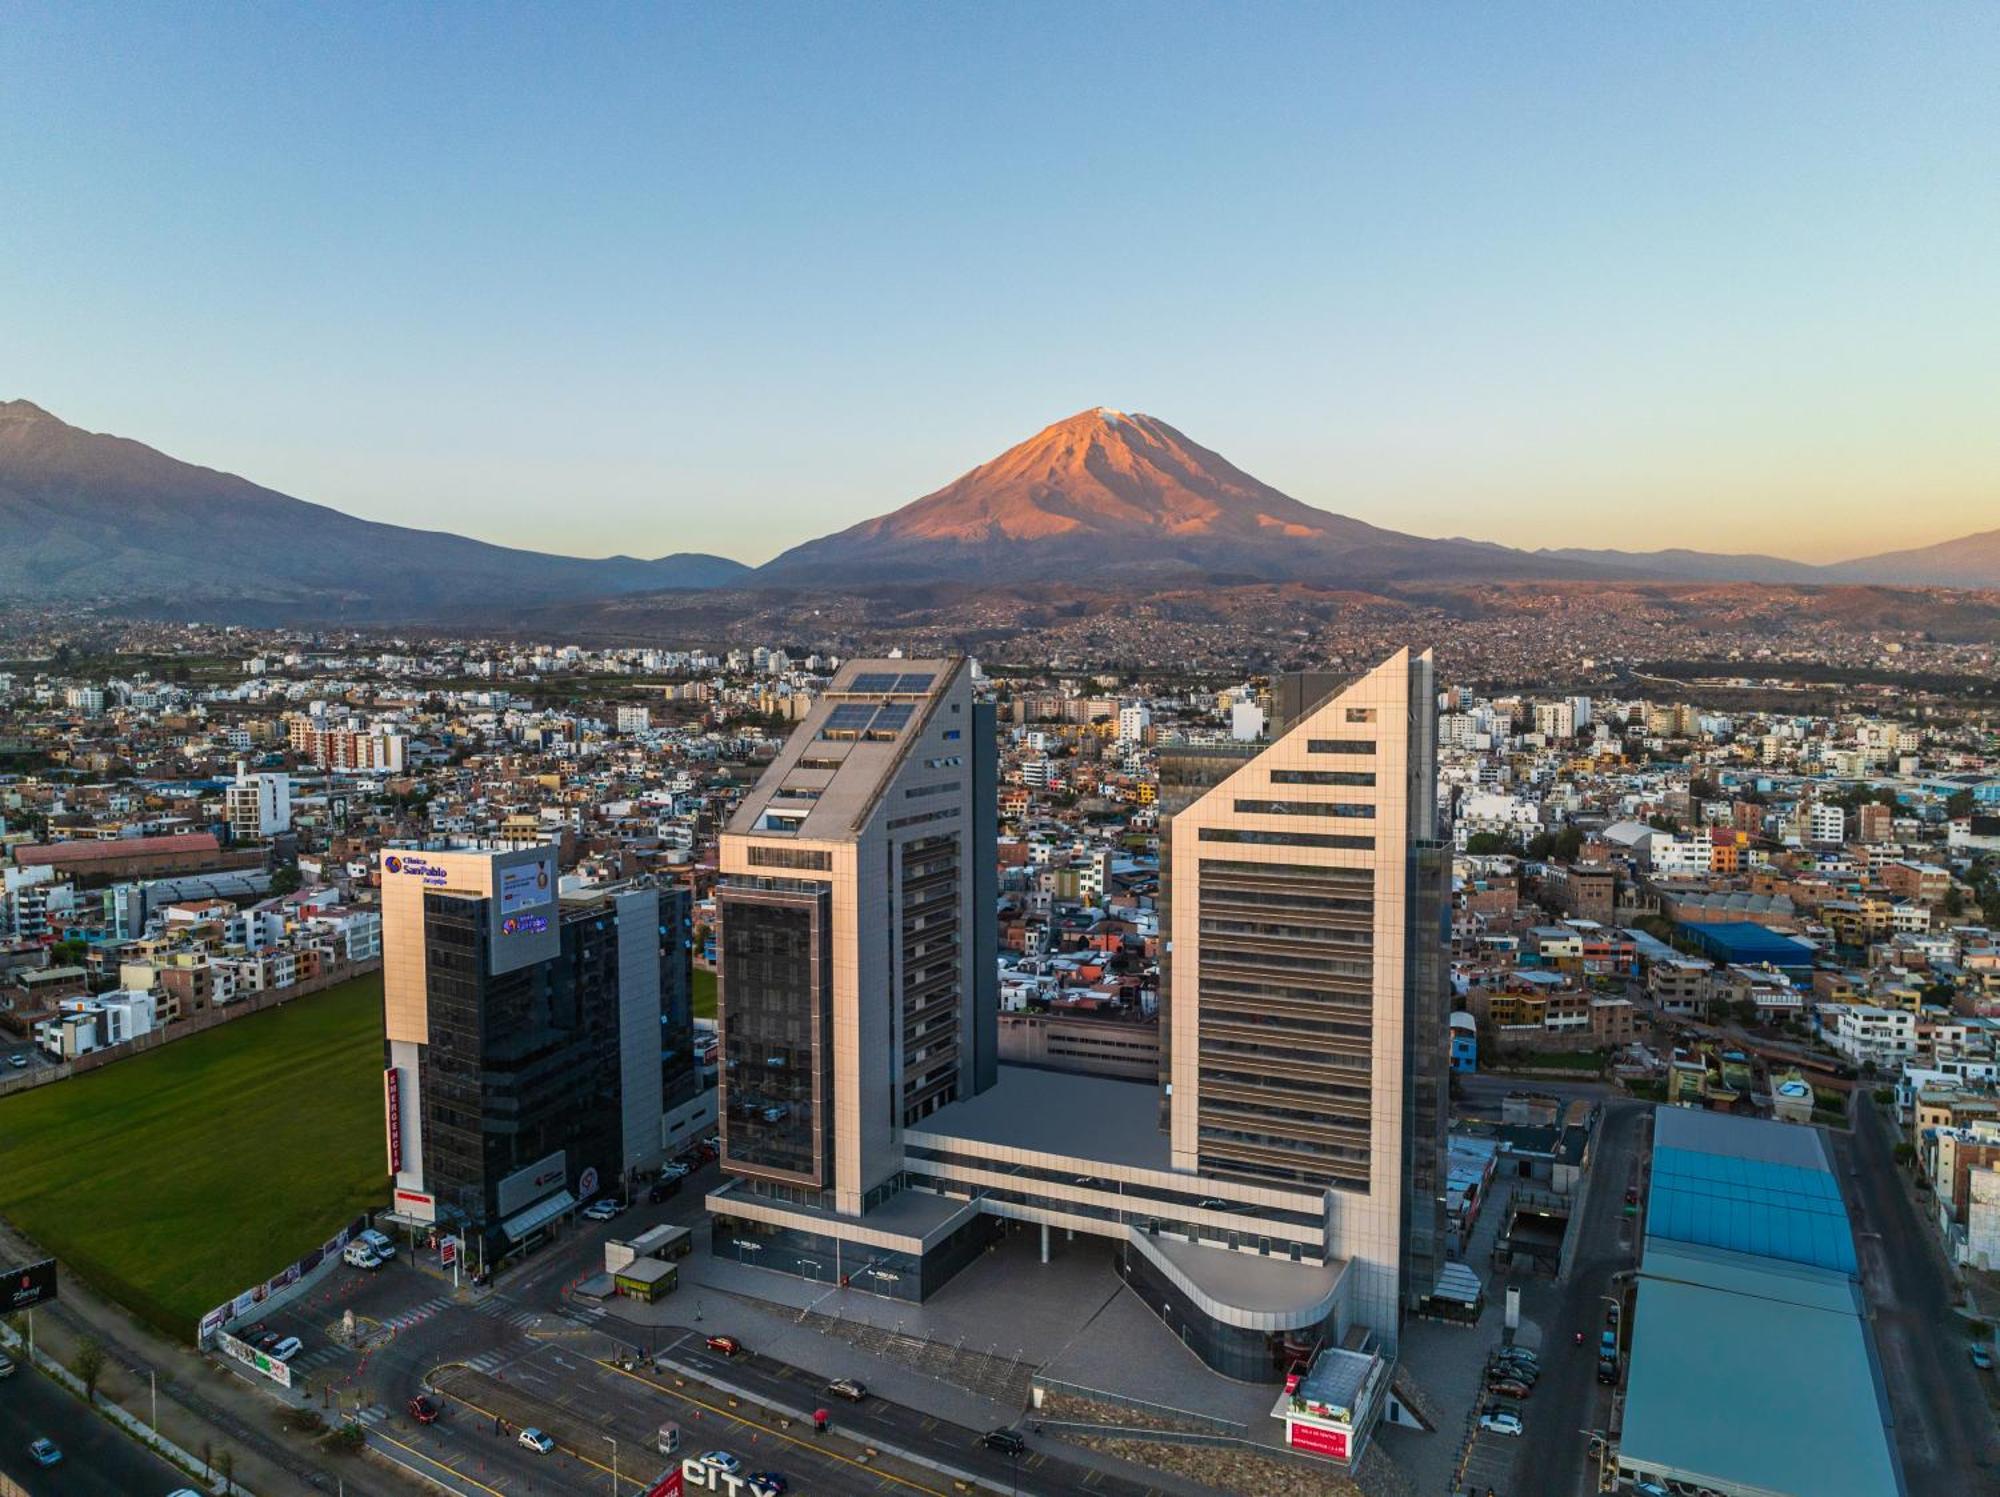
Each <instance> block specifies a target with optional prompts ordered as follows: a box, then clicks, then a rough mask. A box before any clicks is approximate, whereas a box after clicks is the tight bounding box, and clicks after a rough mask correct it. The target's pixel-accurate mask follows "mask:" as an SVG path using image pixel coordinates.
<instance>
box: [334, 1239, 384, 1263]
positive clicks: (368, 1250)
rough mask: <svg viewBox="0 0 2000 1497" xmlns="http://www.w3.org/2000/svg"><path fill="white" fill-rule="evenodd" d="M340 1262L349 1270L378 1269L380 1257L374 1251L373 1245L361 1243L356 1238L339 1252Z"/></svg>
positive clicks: (380, 1261)
mask: <svg viewBox="0 0 2000 1497" xmlns="http://www.w3.org/2000/svg"><path fill="white" fill-rule="evenodd" d="M340 1261H341V1262H342V1263H345V1264H346V1265H347V1266H348V1267H349V1268H380V1267H381V1266H382V1255H381V1254H380V1253H378V1252H376V1251H375V1245H374V1244H373V1243H370V1242H362V1241H360V1240H359V1239H358V1238H357V1239H356V1240H355V1241H353V1242H350V1243H349V1244H348V1245H347V1247H346V1248H345V1249H344V1250H343V1251H342V1252H341V1255H340Z"/></svg>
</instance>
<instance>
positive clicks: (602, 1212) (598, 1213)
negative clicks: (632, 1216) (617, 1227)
mask: <svg viewBox="0 0 2000 1497" xmlns="http://www.w3.org/2000/svg"><path fill="white" fill-rule="evenodd" d="M622 1209H623V1208H622V1207H621V1206H620V1205H619V1203H618V1202H616V1201H614V1200H612V1199H611V1198H610V1197H608V1196H607V1197H606V1198H605V1199H603V1200H601V1201H592V1202H591V1203H590V1204H589V1205H588V1206H586V1207H584V1208H583V1214H584V1217H585V1219H586V1220H589V1221H594V1222H608V1221H616V1220H617V1218H618V1213H619V1211H621V1210H622Z"/></svg>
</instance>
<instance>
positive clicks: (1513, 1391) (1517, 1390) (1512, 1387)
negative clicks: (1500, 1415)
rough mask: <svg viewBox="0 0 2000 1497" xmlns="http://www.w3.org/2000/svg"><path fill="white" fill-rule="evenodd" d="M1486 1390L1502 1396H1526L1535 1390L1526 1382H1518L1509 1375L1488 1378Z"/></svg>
mask: <svg viewBox="0 0 2000 1497" xmlns="http://www.w3.org/2000/svg"><path fill="white" fill-rule="evenodd" d="M1486 1391H1487V1392H1488V1393H1498V1394H1499V1395H1500V1396H1501V1397H1502V1398H1526V1397H1527V1396H1528V1395H1529V1394H1530V1393H1532V1392H1534V1391H1535V1390H1534V1389H1533V1388H1531V1387H1529V1386H1528V1385H1527V1384H1526V1383H1517V1382H1515V1381H1514V1380H1513V1379H1512V1378H1509V1377H1496V1378H1488V1379H1487V1380H1486Z"/></svg>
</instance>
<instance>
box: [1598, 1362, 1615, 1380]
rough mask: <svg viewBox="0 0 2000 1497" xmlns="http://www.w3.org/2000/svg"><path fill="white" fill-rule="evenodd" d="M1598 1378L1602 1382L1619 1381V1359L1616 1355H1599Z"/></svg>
mask: <svg viewBox="0 0 2000 1497" xmlns="http://www.w3.org/2000/svg"><path fill="white" fill-rule="evenodd" d="M1597 1380H1598V1381H1599V1382H1600V1383H1616V1382H1617V1381H1618V1359H1617V1358H1616V1357H1599V1358H1598V1359H1597Z"/></svg>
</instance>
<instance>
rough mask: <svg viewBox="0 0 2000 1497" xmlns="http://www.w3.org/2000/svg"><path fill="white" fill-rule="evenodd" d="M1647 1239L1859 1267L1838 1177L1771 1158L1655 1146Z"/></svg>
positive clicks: (1827, 1265) (1818, 1265)
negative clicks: (1836, 1180) (1750, 1157)
mask: <svg viewBox="0 0 2000 1497" xmlns="http://www.w3.org/2000/svg"><path fill="white" fill-rule="evenodd" d="M1646 1236H1647V1238H1648V1240H1651V1239H1653V1238H1659V1239H1662V1240H1664V1241H1667V1242H1689V1243H1696V1244H1699V1245H1701V1246H1704V1247H1718V1248H1727V1249H1729V1250H1730V1251H1732V1252H1738V1253H1750V1254H1753V1255H1755V1256H1757V1257H1760V1258H1777V1259H1781V1260H1783V1261H1784V1262H1787V1263H1804V1264H1807V1265H1809V1266H1811V1267H1814V1268H1827V1269H1833V1270H1835V1271H1836V1272H1839V1273H1849V1274H1851V1273H1854V1272H1856V1271H1857V1268H1856V1263H1855V1257H1854V1237H1853V1234H1852V1233H1851V1232H1850V1231H1849V1229H1848V1225H1847V1208H1846V1206H1845V1205H1843V1204H1842V1202H1841V1199H1840V1187H1839V1185H1837V1184H1836V1183H1835V1181H1834V1178H1833V1176H1832V1175H1830V1174H1828V1173H1827V1172H1826V1171H1825V1170H1815V1169H1805V1168H1801V1167H1800V1166H1798V1165H1792V1164H1779V1163H1775V1162H1773V1161H1770V1160H1765V1159H1749V1158H1744V1157H1742V1156H1740V1155H1730V1154H1709V1153H1702V1152H1697V1151H1695V1150H1692V1149H1677V1148H1656V1149H1655V1150H1654V1151H1653V1198H1652V1201H1651V1202H1650V1203H1649V1204H1648V1206H1647V1208H1646Z"/></svg>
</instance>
